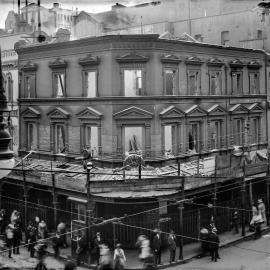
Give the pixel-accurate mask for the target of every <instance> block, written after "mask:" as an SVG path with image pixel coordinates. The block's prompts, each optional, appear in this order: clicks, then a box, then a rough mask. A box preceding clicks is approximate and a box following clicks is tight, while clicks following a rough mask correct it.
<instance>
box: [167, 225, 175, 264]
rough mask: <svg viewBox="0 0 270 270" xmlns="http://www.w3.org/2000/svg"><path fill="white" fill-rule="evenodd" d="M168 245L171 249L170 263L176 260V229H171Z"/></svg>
mask: <svg viewBox="0 0 270 270" xmlns="http://www.w3.org/2000/svg"><path fill="white" fill-rule="evenodd" d="M168 246H169V251H170V263H172V262H175V251H176V236H175V234H174V231H173V230H171V231H170V234H169V236H168Z"/></svg>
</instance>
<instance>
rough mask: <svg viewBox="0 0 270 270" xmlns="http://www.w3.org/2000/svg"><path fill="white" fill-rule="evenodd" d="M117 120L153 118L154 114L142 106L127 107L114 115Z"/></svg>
mask: <svg viewBox="0 0 270 270" xmlns="http://www.w3.org/2000/svg"><path fill="white" fill-rule="evenodd" d="M113 117H114V119H116V120H125V119H128V120H140V119H152V118H153V114H152V113H151V112H148V111H146V110H143V109H141V108H138V107H135V106H132V107H129V108H127V109H124V110H122V111H120V112H117V113H115V114H114V115H113Z"/></svg>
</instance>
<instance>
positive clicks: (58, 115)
mask: <svg viewBox="0 0 270 270" xmlns="http://www.w3.org/2000/svg"><path fill="white" fill-rule="evenodd" d="M47 115H48V117H49V118H51V119H68V118H69V116H70V114H69V113H68V112H67V111H65V110H64V109H62V108H60V107H56V108H54V109H53V110H52V111H50V112H49V113H47Z"/></svg>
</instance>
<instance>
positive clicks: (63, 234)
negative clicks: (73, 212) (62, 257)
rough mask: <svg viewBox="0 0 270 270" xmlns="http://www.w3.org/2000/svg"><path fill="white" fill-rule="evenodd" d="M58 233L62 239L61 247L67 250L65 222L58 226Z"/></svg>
mask: <svg viewBox="0 0 270 270" xmlns="http://www.w3.org/2000/svg"><path fill="white" fill-rule="evenodd" d="M57 231H58V232H59V234H60V238H61V247H62V248H67V246H68V245H67V234H66V232H67V231H66V224H65V223H64V222H62V221H61V222H60V223H59V224H58V226H57Z"/></svg>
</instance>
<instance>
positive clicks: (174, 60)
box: [160, 54, 182, 64]
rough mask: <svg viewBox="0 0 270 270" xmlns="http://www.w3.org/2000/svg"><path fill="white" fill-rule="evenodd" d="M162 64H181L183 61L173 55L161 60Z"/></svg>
mask: <svg viewBox="0 0 270 270" xmlns="http://www.w3.org/2000/svg"><path fill="white" fill-rule="evenodd" d="M160 61H161V62H162V63H169V64H179V63H180V62H181V61H182V60H181V59H180V58H179V57H177V56H176V55H173V54H166V55H163V56H162V57H161V58H160Z"/></svg>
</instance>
